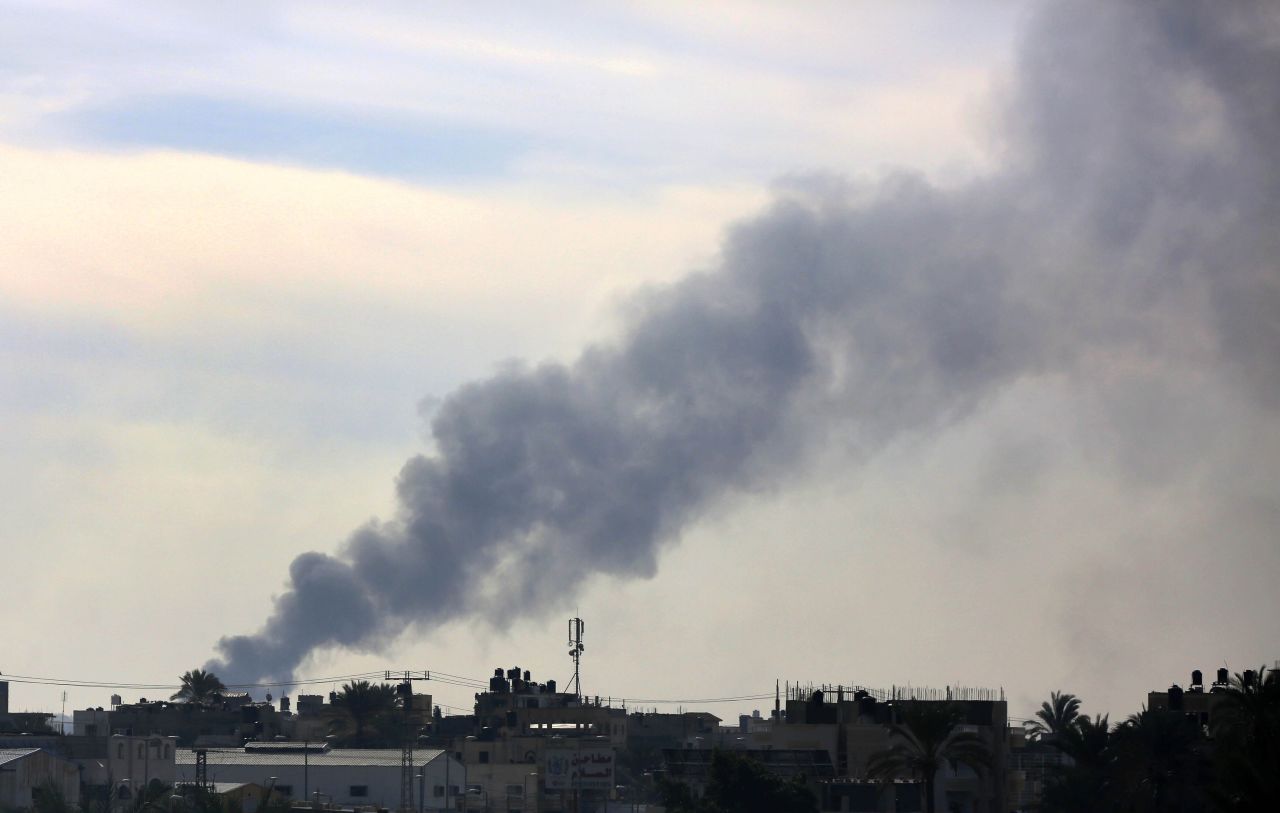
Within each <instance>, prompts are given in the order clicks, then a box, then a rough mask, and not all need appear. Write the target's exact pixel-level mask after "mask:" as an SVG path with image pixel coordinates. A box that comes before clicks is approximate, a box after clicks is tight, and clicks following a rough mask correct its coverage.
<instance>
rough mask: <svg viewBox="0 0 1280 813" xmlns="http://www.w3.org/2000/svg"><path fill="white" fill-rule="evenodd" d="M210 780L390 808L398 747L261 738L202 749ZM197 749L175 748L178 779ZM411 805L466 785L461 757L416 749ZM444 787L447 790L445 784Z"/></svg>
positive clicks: (426, 805) (188, 772)
mask: <svg viewBox="0 0 1280 813" xmlns="http://www.w3.org/2000/svg"><path fill="white" fill-rule="evenodd" d="M204 753H205V759H206V769H205V770H206V776H205V780H206V781H208V782H217V783H223V782H236V783H241V782H252V783H255V784H258V785H261V786H263V787H264V788H270V789H272V790H273V791H274V792H276V793H280V794H282V795H284V796H287V797H289V798H291V799H296V800H299V801H302V800H305V799H309V800H311V801H319V802H322V803H326V804H329V803H332V804H337V805H344V806H351V807H359V806H377V807H382V808H388V809H391V810H394V809H396V808H398V807H399V806H400V778H401V768H400V749H399V748H335V749H330V748H329V747H328V745H327V744H325V743H308V744H304V743H300V742H261V743H249V744H247V745H246V746H245V747H244V748H209V749H207V750H205V752H204ZM196 760H197V752H196V751H195V750H189V749H184V750H182V751H179V752H178V765H177V772H178V777H177V781H178V782H195V781H196ZM413 766H414V799H413V806H414V808H418V809H425V810H445V809H448V807H449V805H450V803H451V802H452V803H454V806H456V797H457V796H458V795H459V794H460V793H461V792H462V789H463V787H465V784H466V783H465V778H466V777H465V769H464V768H463V766H462V763H461V762H458V761H457V760H456V759H453V758H451V757H449V756H448V755H447V754H445V752H444V751H440V750H436V749H421V748H420V749H415V750H414V752H413ZM446 788H447V790H446Z"/></svg>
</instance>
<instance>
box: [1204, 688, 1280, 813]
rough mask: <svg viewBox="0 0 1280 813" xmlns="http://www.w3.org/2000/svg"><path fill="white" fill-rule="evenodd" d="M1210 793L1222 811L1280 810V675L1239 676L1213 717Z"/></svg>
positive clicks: (1221, 698) (1223, 695)
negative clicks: (1213, 777)
mask: <svg viewBox="0 0 1280 813" xmlns="http://www.w3.org/2000/svg"><path fill="white" fill-rule="evenodd" d="M1212 734H1213V740H1214V769H1215V773H1216V775H1217V780H1218V781H1217V786H1216V787H1215V788H1214V790H1213V792H1212V794H1211V795H1212V798H1213V799H1214V801H1215V804H1216V806H1217V807H1218V808H1219V809H1220V810H1223V811H1230V812H1231V813H1235V811H1246V810H1280V672H1277V671H1276V670H1274V669H1272V670H1268V669H1267V668H1266V667H1265V666H1264V667H1262V668H1260V669H1259V670H1258V671H1257V672H1256V673H1255V674H1254V675H1253V676H1252V679H1249V680H1247V679H1245V677H1244V676H1243V675H1239V674H1237V675H1236V676H1235V677H1234V678H1232V680H1231V685H1230V686H1229V687H1228V688H1227V689H1226V691H1225V692H1223V693H1222V694H1221V695H1220V699H1219V701H1218V705H1217V708H1215V709H1214V715H1213V730H1212Z"/></svg>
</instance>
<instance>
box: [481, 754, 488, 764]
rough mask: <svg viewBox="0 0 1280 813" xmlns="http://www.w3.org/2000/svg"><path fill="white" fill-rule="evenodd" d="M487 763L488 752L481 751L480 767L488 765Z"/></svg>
mask: <svg viewBox="0 0 1280 813" xmlns="http://www.w3.org/2000/svg"><path fill="white" fill-rule="evenodd" d="M488 762H489V752H488V751H481V752H480V764H481V765H486V764H488Z"/></svg>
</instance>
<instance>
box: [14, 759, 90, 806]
mask: <svg viewBox="0 0 1280 813" xmlns="http://www.w3.org/2000/svg"><path fill="white" fill-rule="evenodd" d="M43 793H57V794H60V795H61V796H62V798H63V799H64V800H65V801H66V802H67V804H69V805H72V806H75V805H79V804H80V772H79V771H78V770H77V768H76V766H75V765H73V764H72V763H70V762H68V761H67V760H65V759H63V758H62V757H59V756H57V755H56V754H53V753H51V752H49V751H46V750H44V749H42V748H6V749H0V809H5V810H30V809H31V808H32V807H33V806H34V805H35V803H36V800H37V799H38V798H39V797H40V794H43Z"/></svg>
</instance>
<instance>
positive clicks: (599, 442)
mask: <svg viewBox="0 0 1280 813" xmlns="http://www.w3.org/2000/svg"><path fill="white" fill-rule="evenodd" d="M1277 77H1280V16H1278V15H1277V13H1276V8H1275V6H1273V5H1270V4H1266V3H1258V4H1256V5H1253V6H1250V5H1248V4H1246V3H1229V4H1223V3H1210V2H1202V3H1192V2H1170V3H1161V4H1131V5H1126V4H1117V3H1098V4H1096V5H1094V6H1091V7H1088V8H1086V7H1084V6H1082V5H1081V4H1079V3H1075V2H1072V3H1065V4H1062V5H1061V6H1058V7H1051V8H1047V9H1045V10H1044V11H1043V12H1042V13H1041V14H1039V15H1038V16H1037V17H1036V19H1035V21H1034V22H1033V24H1032V25H1031V27H1030V30H1029V31H1028V34H1027V37H1026V39H1025V43H1024V46H1023V49H1022V55H1021V59H1020V61H1019V73H1018V77H1017V79H1016V82H1015V85H1014V87H1013V88H1012V89H1011V91H1010V95H1009V98H1008V100H1007V105H1006V108H1005V113H1004V117H1005V121H1004V125H1005V127H1004V131H1005V133H1006V136H1007V137H1006V141H1005V142H1004V143H1003V148H1004V149H1005V150H1006V151H1007V156H1006V159H1007V160H1006V167H1005V169H1004V170H1003V171H1002V172H1001V173H999V174H998V175H996V176H994V177H988V178H985V179H982V180H981V181H978V182H975V183H972V184H970V185H968V186H966V187H964V188H961V189H947V190H943V189H938V188H935V187H933V186H931V185H930V184H929V183H927V182H926V181H924V180H922V179H920V178H918V177H913V176H910V175H902V176H898V177H893V178H890V179H888V180H885V181H883V182H881V183H879V184H877V185H875V186H874V187H857V186H854V185H843V184H841V183H839V182H833V181H831V180H830V179H808V180H801V181H797V182H795V183H791V184H789V185H787V186H786V187H785V188H782V189H780V191H779V194H778V199H777V201H776V203H775V204H774V205H773V206H772V207H771V208H770V209H769V210H768V211H767V212H765V213H763V214H762V215H761V216H760V217H758V218H757V219H755V220H753V221H751V222H748V223H745V224H742V225H740V226H738V227H737V228H735V229H734V230H733V231H732V232H731V233H730V235H729V236H728V238H727V240H726V243H725V246H724V250H723V254H722V259H721V261H720V263H719V264H718V266H717V267H716V268H714V269H713V270H711V271H708V272H705V273H700V274H695V275H692V276H690V277H688V278H686V279H684V280H683V281H681V282H679V283H678V284H675V285H672V286H670V287H666V288H663V289H661V290H654V291H648V292H644V293H642V294H640V295H639V296H637V297H636V299H635V300H634V301H633V303H632V305H631V308H630V310H629V311H628V314H627V317H628V319H627V324H626V327H625V329H624V330H623V332H622V334H621V336H620V338H618V339H617V340H616V341H615V342H612V343H609V344H601V345H598V346H593V347H590V348H588V349H586V350H585V351H584V352H583V353H582V355H581V356H580V357H579V358H578V359H577V360H576V361H575V362H574V363H572V364H568V365H564V364H543V365H539V366H513V367H511V368H510V369H507V370H505V371H503V372H501V373H500V374H498V375H496V376H494V377H492V378H490V379H488V380H485V381H480V382H478V383H474V384H470V385H468V386H465V387H463V388H461V389H460V390H458V391H457V392H455V393H453V394H452V395H450V396H449V397H448V398H446V399H445V400H444V401H443V404H442V405H441V407H440V409H439V411H438V412H437V413H436V415H435V417H434V419H433V422H432V433H433V436H434V439H435V449H434V451H433V452H432V454H431V455H429V456H421V457H415V458H413V459H412V460H410V461H409V462H408V463H407V464H406V465H405V467H404V469H403V470H402V471H401V473H400V477H399V482H398V495H399V502H400V511H399V514H398V515H397V516H396V517H395V518H394V519H392V520H390V521H387V522H383V523H376V524H371V525H369V526H367V527H364V528H362V529H360V530H358V531H357V532H356V533H355V534H354V535H353V536H352V537H351V538H350V540H349V541H348V542H347V544H346V545H345V547H344V548H343V550H342V551H341V553H340V554H339V555H338V556H329V555H325V554H320V553H306V554H303V555H301V556H299V557H298V558H297V559H296V560H295V561H294V562H293V565H292V567H291V569H290V574H289V575H290V582H289V586H288V589H287V591H286V592H285V593H283V594H282V595H281V596H280V597H279V598H278V599H277V601H276V606H275V610H274V612H273V614H272V615H271V617H270V618H269V620H268V621H267V622H266V624H265V626H264V627H263V628H262V629H261V630H260V631H259V632H258V633H257V634H255V635H250V636H237V637H231V638H225V639H223V640H222V641H220V642H219V650H220V653H221V659H220V660H218V661H215V662H213V663H211V664H210V666H211V667H212V668H214V669H216V670H217V671H218V672H219V673H220V674H222V675H224V677H226V678H228V679H230V680H234V681H248V680H255V679H261V678H268V677H271V678H276V679H288V678H289V677H291V676H292V674H293V672H294V670H295V669H296V668H297V667H298V665H299V664H300V662H301V661H302V659H304V658H305V657H306V656H307V655H308V653H310V652H312V651H313V650H315V649H317V648H320V647H330V646H342V647H352V648H359V649H371V648H377V647H378V646H379V645H380V644H382V643H383V642H385V641H386V640H387V639H388V638H389V637H391V636H393V635H394V634H396V633H397V632H398V631H400V630H401V629H403V628H404V626H405V625H406V623H413V622H432V623H439V622H444V621H448V620H450V619H453V618H458V617H460V616H471V615H482V616H491V617H500V616H501V615H502V614H503V613H504V612H505V611H507V610H510V609H513V608H516V607H519V608H522V610H523V611H525V612H527V611H528V609H529V608H549V607H551V606H553V605H554V604H555V603H556V602H557V601H559V600H564V599H565V598H567V597H569V596H572V594H573V593H574V591H575V589H576V588H577V587H578V586H579V585H580V584H581V583H582V582H583V581H584V580H585V579H588V578H590V577H592V576H593V575H596V574H611V575H616V576H624V577H625V576H638V577H645V576H650V575H652V574H653V573H654V572H655V571H656V569H657V566H658V559H659V556H660V553H661V550H662V547H663V545H665V544H669V543H670V541H671V540H672V539H673V538H674V537H675V536H677V535H678V533H679V531H680V530H681V528H682V527H683V526H685V525H686V524H687V523H689V522H690V521H692V520H693V519H695V518H696V517H698V516H699V515H700V512H702V511H704V510H706V508H707V507H708V506H709V505H710V504H712V503H713V502H714V501H715V500H717V499H719V498H722V497H723V496H724V495H726V494H732V493H741V492H742V491H744V490H752V489H763V488H769V487H771V486H774V485H776V484H778V483H779V482H780V481H781V479H782V478H783V477H785V476H787V475H788V474H789V473H791V472H794V471H796V470H797V466H799V465H801V464H802V463H803V461H804V459H805V458H806V454H807V453H808V452H809V451H811V450H812V449H814V448H815V446H817V445H819V444H821V445H823V446H830V445H831V444H833V443H834V444H839V446H840V447H841V448H847V449H849V452H850V454H851V455H854V456H857V455H866V454H870V453H872V452H874V451H875V450H876V449H877V448H878V447H880V446H882V445H883V444H884V443H886V442H889V441H891V440H892V439H894V438H895V437H899V436H901V435H902V434H903V433H906V432H914V433H921V432H929V431H932V430H934V429H936V428H937V427H939V426H943V425H946V424H948V423H949V422H951V421H953V420H955V419H956V418H957V417H959V416H963V415H966V414H969V413H971V412H972V411H973V410H975V409H981V407H982V404H983V402H984V401H985V400H987V399H990V398H992V397H993V396H995V395H996V394H997V393H998V392H1000V391H1001V389H1002V388H1004V387H1006V386H1008V385H1010V384H1011V383H1013V382H1014V381H1016V380H1019V379H1022V378H1024V377H1028V376H1044V375H1060V376H1064V377H1067V378H1071V377H1073V376H1077V375H1078V374H1080V373H1081V371H1087V370H1090V369H1097V368H1102V367H1106V368H1108V369H1111V370H1113V371H1114V370H1120V371H1123V370H1124V369H1125V365H1126V364H1132V365H1133V366H1134V368H1135V369H1140V368H1141V366H1142V362H1143V360H1151V359H1155V360H1158V361H1159V363H1160V365H1161V366H1162V367H1163V368H1167V369H1172V370H1175V371H1176V370H1178V369H1187V370H1191V369H1209V368H1213V369H1215V370H1217V369H1220V370H1223V371H1225V372H1226V374H1227V375H1229V376H1233V377H1234V378H1233V379H1232V380H1234V381H1235V382H1236V386H1238V387H1239V388H1240V390H1241V391H1242V392H1244V393H1247V394H1248V397H1250V398H1252V399H1254V400H1255V402H1256V403H1257V404H1260V405H1263V406H1264V407H1265V408H1268V409H1271V408H1274V407H1276V406H1277V405H1280V275H1278V274H1277V267H1276V264H1277V258H1278V257H1280V236H1278V235H1280V228H1278V225H1280V206H1277V200H1278V195H1277V193H1278V192H1280V189H1278V188H1277V183H1278V182H1280V174H1278V173H1277V171H1276V152H1277V150H1276V145H1277V144H1280V82H1277V79H1276V78H1277ZM1120 374H1123V372H1121V373H1120ZM1117 416H1118V417H1117V420H1121V419H1122V417H1123V416H1121V415H1120V413H1119V412H1117Z"/></svg>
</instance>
